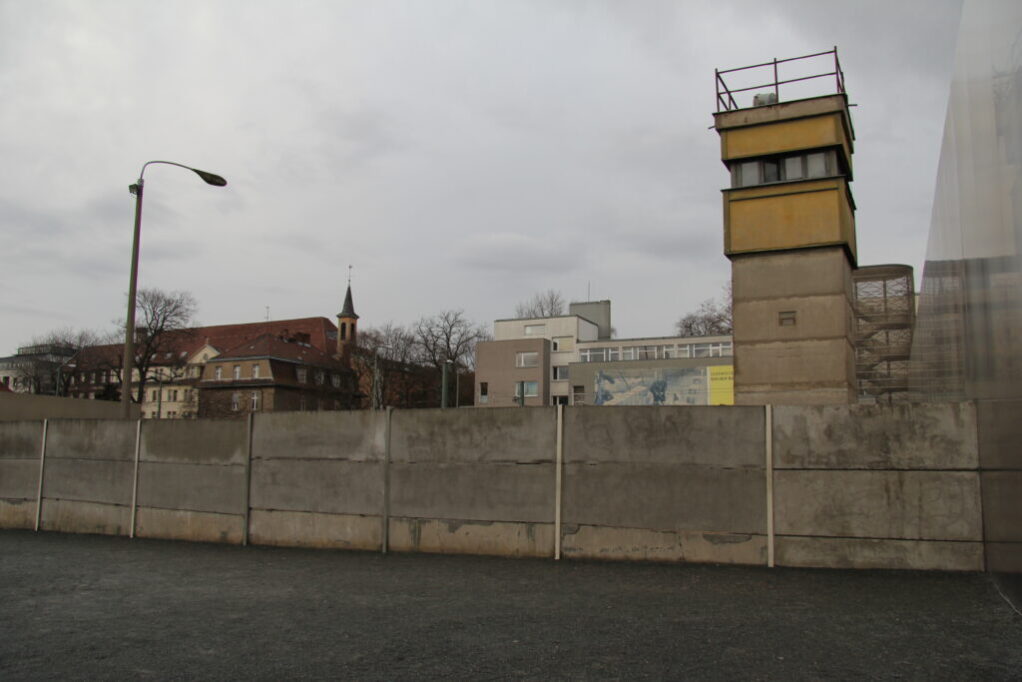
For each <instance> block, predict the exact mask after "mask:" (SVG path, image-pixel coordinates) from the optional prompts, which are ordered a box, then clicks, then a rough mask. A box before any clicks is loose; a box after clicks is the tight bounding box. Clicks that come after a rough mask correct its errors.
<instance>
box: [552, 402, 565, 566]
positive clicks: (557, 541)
mask: <svg viewBox="0 0 1022 682" xmlns="http://www.w3.org/2000/svg"><path fill="white" fill-rule="evenodd" d="M563 471H564V405H558V406H557V456H556V462H555V464H554V472H555V473H554V561H560V560H561V507H562V506H563V488H564V482H563V475H564V474H563Z"/></svg>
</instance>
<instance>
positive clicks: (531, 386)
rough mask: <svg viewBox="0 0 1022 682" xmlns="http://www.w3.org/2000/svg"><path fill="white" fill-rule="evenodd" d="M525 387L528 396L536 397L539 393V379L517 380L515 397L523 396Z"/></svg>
mask: <svg viewBox="0 0 1022 682" xmlns="http://www.w3.org/2000/svg"><path fill="white" fill-rule="evenodd" d="M523 388H524V389H525V397H526V398H535V397H536V396H538V395H539V382H538V381H517V382H515V397H516V398H521V397H522V389H523Z"/></svg>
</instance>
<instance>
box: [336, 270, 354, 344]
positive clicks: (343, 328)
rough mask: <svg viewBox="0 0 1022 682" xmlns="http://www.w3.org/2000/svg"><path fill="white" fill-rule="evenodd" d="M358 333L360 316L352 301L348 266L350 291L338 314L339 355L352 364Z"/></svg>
mask: <svg viewBox="0 0 1022 682" xmlns="http://www.w3.org/2000/svg"><path fill="white" fill-rule="evenodd" d="M357 333H358V315H357V314H355V304H354V303H353V302H352V300H351V266H350V265H349V266H348V290H347V292H345V294H344V306H343V307H342V308H341V312H339V313H337V354H338V355H340V356H341V357H342V358H343V359H344V360H345V361H346V362H349V363H350V362H351V349H352V348H354V347H355V335H356V334H357Z"/></svg>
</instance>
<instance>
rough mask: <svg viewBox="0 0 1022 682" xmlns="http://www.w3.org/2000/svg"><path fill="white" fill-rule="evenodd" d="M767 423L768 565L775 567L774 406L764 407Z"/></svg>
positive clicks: (765, 437) (765, 434)
mask: <svg viewBox="0 0 1022 682" xmlns="http://www.w3.org/2000/svg"><path fill="white" fill-rule="evenodd" d="M763 414H764V419H763V421H764V422H765V424H766V428H765V433H764V440H765V445H766V448H765V449H766V472H765V473H766V523H767V566H768V567H770V568H773V567H774V408H773V405H765V406H764V408H763Z"/></svg>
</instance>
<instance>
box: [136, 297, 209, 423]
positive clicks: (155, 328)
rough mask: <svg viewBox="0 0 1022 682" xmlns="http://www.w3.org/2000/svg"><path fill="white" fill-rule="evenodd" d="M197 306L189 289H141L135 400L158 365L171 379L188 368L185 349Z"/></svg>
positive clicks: (143, 392)
mask: <svg viewBox="0 0 1022 682" xmlns="http://www.w3.org/2000/svg"><path fill="white" fill-rule="evenodd" d="M197 308H198V304H197V303H196V301H195V297H194V296H192V295H191V294H190V293H189V292H187V291H163V290H161V289H140V290H139V292H138V302H137V304H136V322H135V328H136V329H137V330H138V332H137V339H136V340H135V368H136V370H138V377H139V380H138V389H137V391H136V393H135V396H134V399H135V401H136V402H139V403H140V402H142V396H143V395H145V385H146V382H147V381H149V379H151V378H153V376H152V375H153V372H154V370H155V368H156V367H160V368H161V371H163V372H164V373H165V374H166V376H167V378H170V379H173V378H175V377H176V376H180V375H181V374H183V372H184V371H185V365H186V363H187V361H188V358H187V357H185V356H183V355H182V352H183V348H184V347H185V346H187V345H188V344H189V343H190V342H191V341H192V335H193V332H192V331H191V330H190V329H189V327H190V326H191V325H192V323H193V321H194V318H195V311H196V309H197ZM139 318H140V319H139ZM118 364H120V363H118Z"/></svg>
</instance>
